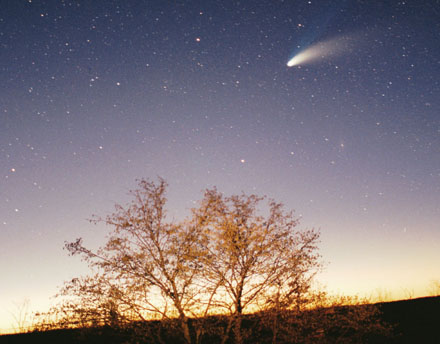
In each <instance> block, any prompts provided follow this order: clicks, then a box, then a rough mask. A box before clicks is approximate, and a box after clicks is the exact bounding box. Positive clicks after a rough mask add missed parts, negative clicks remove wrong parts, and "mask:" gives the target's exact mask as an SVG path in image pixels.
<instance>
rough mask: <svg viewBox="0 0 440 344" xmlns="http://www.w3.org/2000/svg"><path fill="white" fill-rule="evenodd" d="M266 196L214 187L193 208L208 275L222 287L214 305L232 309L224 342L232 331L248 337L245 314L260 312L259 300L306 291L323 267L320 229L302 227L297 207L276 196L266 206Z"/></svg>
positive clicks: (279, 298) (280, 299) (285, 297)
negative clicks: (289, 209) (227, 194)
mask: <svg viewBox="0 0 440 344" xmlns="http://www.w3.org/2000/svg"><path fill="white" fill-rule="evenodd" d="M263 200H264V197H258V196H256V195H250V196H247V195H244V194H243V195H240V196H236V195H234V196H231V197H225V196H223V195H222V194H221V193H219V192H218V191H217V190H216V189H211V190H207V191H206V192H205V196H204V198H203V200H202V202H201V204H200V207H199V208H197V209H194V210H193V215H194V220H193V221H194V223H195V224H194V227H195V228H199V230H198V232H201V233H202V234H203V250H204V251H205V252H206V253H205V254H204V255H203V256H202V258H203V259H202V260H203V263H202V265H203V267H204V269H205V275H204V278H205V280H206V283H207V284H209V283H210V284H211V285H213V286H215V287H216V288H218V290H217V293H216V294H215V295H214V298H215V301H214V304H215V305H216V306H217V307H221V308H223V309H224V310H226V311H227V312H228V313H229V314H230V318H229V322H228V326H227V327H226V329H225V332H224V335H223V338H222V342H223V343H225V342H226V341H227V340H228V338H229V336H230V332H231V331H232V333H233V336H234V341H235V342H236V343H242V342H243V333H242V315H243V313H244V312H245V311H248V312H252V311H256V310H257V304H258V301H259V299H261V298H264V299H265V302H273V303H280V302H285V300H290V299H292V298H294V297H297V296H298V295H301V294H303V293H304V292H305V291H306V290H307V289H308V287H309V285H310V284H309V283H310V280H311V278H312V277H313V275H314V273H315V272H316V271H317V269H318V268H319V266H320V263H319V255H318V254H317V253H316V250H317V246H316V244H317V240H318V238H319V233H318V232H316V231H314V230H303V231H299V230H297V229H296V227H297V225H298V220H296V219H295V218H294V217H293V213H292V212H286V211H285V210H284V208H283V205H282V204H280V203H276V202H275V201H273V200H269V202H268V204H266V205H265V206H266V208H265V209H263V207H264V204H262V201H263ZM264 210H266V212H267V214H266V215H265V216H264V215H261V213H262V212H263V211H264ZM267 297H269V298H267Z"/></svg>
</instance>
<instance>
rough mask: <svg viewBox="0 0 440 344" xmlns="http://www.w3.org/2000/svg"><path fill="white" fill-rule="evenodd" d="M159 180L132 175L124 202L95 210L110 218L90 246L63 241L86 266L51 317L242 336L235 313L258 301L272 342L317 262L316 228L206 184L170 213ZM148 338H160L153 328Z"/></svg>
mask: <svg viewBox="0 0 440 344" xmlns="http://www.w3.org/2000/svg"><path fill="white" fill-rule="evenodd" d="M166 188H167V184H166V182H165V181H164V180H162V179H159V181H158V182H156V183H155V182H150V181H147V180H140V181H139V182H138V187H137V188H136V189H135V190H132V191H131V192H130V195H131V197H132V200H131V202H130V203H128V204H127V205H126V206H122V205H116V209H115V211H114V212H113V213H111V214H110V215H108V216H106V217H94V218H93V220H92V222H94V223H104V224H106V225H108V226H109V227H110V228H111V231H110V233H109V236H108V238H107V242H106V243H105V245H104V246H102V247H100V248H99V249H98V250H96V251H94V250H90V249H88V248H86V247H85V246H84V245H83V242H82V239H77V240H76V241H74V242H71V243H66V245H65V247H66V249H67V250H68V251H69V252H70V254H71V255H80V256H81V257H82V258H83V259H84V260H85V261H86V262H87V263H88V265H89V267H90V268H91V270H92V274H91V275H89V276H86V277H81V278H74V279H72V280H71V281H68V282H66V283H65V285H64V287H63V288H62V289H61V291H60V293H59V296H61V297H62V302H61V303H60V304H59V305H58V306H56V307H55V308H54V309H53V312H52V315H55V316H56V321H57V323H58V324H60V325H61V326H62V327H84V326H85V327H87V326H96V325H110V326H112V327H117V326H127V324H134V323H138V321H141V322H145V321H146V320H150V319H158V320H161V322H160V323H161V324H164V323H168V324H175V323H177V324H178V329H179V330H180V333H181V338H183V341H184V342H185V343H187V344H189V343H201V342H202V339H203V336H204V335H205V334H207V335H209V336H211V337H212V336H213V335H214V336H217V337H218V336H219V337H220V339H221V342H222V343H226V342H230V341H234V342H235V343H238V344H241V343H243V342H244V340H245V338H246V335H247V333H246V330H245V329H244V326H242V321H243V319H244V314H245V313H252V312H257V311H258V310H260V309H264V310H271V311H272V313H271V314H273V315H275V316H273V317H271V318H270V319H272V327H271V328H272V330H273V342H277V333H278V332H279V331H281V330H279V329H281V328H282V327H280V326H279V325H278V322H282V321H283V317H284V316H285V314H286V313H283V312H285V311H291V310H293V309H295V310H296V312H300V311H302V310H303V309H304V307H305V306H304V305H305V304H306V303H307V302H310V300H309V299H308V298H307V297H306V296H307V294H308V291H309V289H310V284H311V280H312V278H313V277H314V276H315V274H316V272H317V271H318V270H319V268H320V266H321V265H320V256H319V254H318V253H317V243H318V239H319V233H318V232H316V231H314V230H299V229H298V220H297V219H296V218H295V217H294V216H293V213H292V212H289V211H286V210H285V209H284V207H283V205H282V204H280V203H277V202H275V201H273V200H270V199H269V200H266V198H265V197H258V196H256V195H245V194H242V195H233V196H230V197H226V196H224V195H222V194H221V193H219V192H218V191H217V190H216V189H208V190H206V192H205V194H204V197H203V199H202V201H201V202H200V204H199V205H198V206H197V207H196V208H194V209H193V210H192V213H191V217H190V218H189V219H187V220H184V221H181V222H178V223H176V222H170V221H169V220H168V219H167V215H166V210H165V205H166V197H165V192H166ZM261 307H263V308H261ZM262 314H263V315H264V313H262ZM211 315H214V317H209V316H211ZM44 316H46V315H44ZM45 319H47V318H45ZM254 323H255V324H258V323H259V321H257V322H255V321H254ZM46 324H47V322H44V326H46ZM151 328H152V327H151ZM277 331H278V332H277ZM281 332H283V331H281ZM281 332H280V336H281ZM168 333H169V332H168ZM155 338H156V339H157V340H158V341H159V342H165V340H163V339H161V332H160V329H159V332H158V333H157V334H156V335H155Z"/></svg>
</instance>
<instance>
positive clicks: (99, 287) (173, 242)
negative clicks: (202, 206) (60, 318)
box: [62, 179, 203, 343]
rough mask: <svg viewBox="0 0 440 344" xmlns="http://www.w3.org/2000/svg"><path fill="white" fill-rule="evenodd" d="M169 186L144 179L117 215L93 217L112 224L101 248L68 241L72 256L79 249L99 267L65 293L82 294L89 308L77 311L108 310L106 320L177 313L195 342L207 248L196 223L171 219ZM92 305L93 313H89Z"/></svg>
mask: <svg viewBox="0 0 440 344" xmlns="http://www.w3.org/2000/svg"><path fill="white" fill-rule="evenodd" d="M166 186H167V184H166V182H165V181H164V180H162V179H160V180H159V182H158V183H154V182H149V181H146V180H140V181H139V184H138V188H137V189H136V190H133V191H131V192H130V194H131V196H132V197H133V200H132V201H131V203H130V204H129V205H128V206H126V207H123V206H121V205H116V211H115V212H114V213H113V214H111V215H108V216H107V217H105V218H100V217H96V218H94V220H93V222H104V223H105V224H107V225H109V226H111V227H112V228H113V231H112V232H111V234H110V236H109V238H108V241H107V243H106V245H105V246H103V247H101V248H100V249H98V250H97V252H93V251H91V250H89V249H87V248H85V247H84V246H83V244H82V240H81V239H78V240H76V241H75V242H72V243H67V244H66V248H67V249H68V251H69V252H70V253H71V254H72V255H77V254H80V255H81V256H82V257H83V258H84V259H85V260H86V261H87V262H88V263H89V265H90V267H91V268H92V269H94V270H96V271H98V272H97V274H96V275H95V276H93V277H89V278H85V279H74V280H72V281H70V282H68V283H67V284H66V285H65V287H64V289H63V290H62V294H63V295H72V294H73V295H76V296H78V297H79V298H80V299H81V302H82V303H80V304H82V306H84V307H82V308H79V309H78V308H77V309H74V308H72V307H78V305H77V304H76V305H72V307H71V310H76V311H77V312H76V313H79V314H83V315H84V314H86V313H87V314H89V315H91V318H95V319H97V318H96V315H97V314H102V313H103V310H105V312H104V314H106V316H105V319H103V321H104V322H105V323H106V322H108V321H109V322H110V323H111V324H115V323H116V322H117V321H119V320H124V319H126V320H133V319H138V320H145V319H148V318H150V319H151V317H152V316H156V318H157V315H159V317H160V318H161V319H165V318H173V317H176V318H177V319H178V322H179V324H180V329H181V331H182V335H183V338H184V340H185V342H186V343H191V334H190V328H189V324H188V315H189V314H192V315H193V314H195V313H196V308H197V307H198V305H196V303H195V298H196V296H197V295H198V294H200V293H201V290H200V288H201V286H200V285H198V284H197V283H195V282H196V280H197V279H198V278H199V276H200V274H201V270H200V267H199V266H198V264H197V261H198V260H199V259H200V257H201V255H203V252H202V251H201V250H200V245H199V233H198V232H197V230H196V228H194V227H193V226H189V225H186V223H185V222H183V223H180V224H174V223H170V222H167V220H166V211H165V207H164V206H165V203H166V198H165V191H166ZM92 305H94V306H95V307H94V310H95V311H94V312H90V310H91V309H93V307H91V306H92ZM98 306H99V307H98ZM85 319H88V318H87V317H86V318H85Z"/></svg>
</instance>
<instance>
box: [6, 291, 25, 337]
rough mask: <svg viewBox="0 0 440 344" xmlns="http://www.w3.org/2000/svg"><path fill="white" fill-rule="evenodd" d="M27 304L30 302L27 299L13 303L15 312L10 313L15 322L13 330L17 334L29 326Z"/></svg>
mask: <svg viewBox="0 0 440 344" xmlns="http://www.w3.org/2000/svg"><path fill="white" fill-rule="evenodd" d="M29 304H30V300H29V299H28V298H25V299H23V300H22V301H20V302H14V306H15V310H14V312H10V313H11V315H12V317H13V318H14V321H15V330H16V332H18V333H23V332H25V331H26V330H27V326H28V325H29V324H28V322H29V320H30V319H29V317H30V312H29Z"/></svg>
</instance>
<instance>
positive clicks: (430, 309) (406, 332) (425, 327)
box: [0, 296, 440, 344]
mask: <svg viewBox="0 0 440 344" xmlns="http://www.w3.org/2000/svg"><path fill="white" fill-rule="evenodd" d="M377 305H378V306H379V307H380V309H381V311H382V319H383V320H384V321H386V322H388V323H390V324H393V325H394V326H395V332H396V334H397V336H396V338H394V339H392V340H389V339H387V340H383V339H382V340H378V341H376V343H396V344H397V343H399V344H400V343H425V344H429V343H433V344H434V343H440V331H439V329H438V328H439V326H438V325H439V322H440V296H435V297H423V298H417V299H410V300H401V301H392V302H381V303H378V304H377ZM129 338H130V335H129V334H128V333H126V332H125V333H124V332H116V331H114V330H112V329H110V328H100V329H93V330H87V331H84V330H54V331H48V332H33V333H24V334H15V335H2V336H0V344H6V343H7V344H22V343H26V344H27V343H36V342H44V343H64V344H70V343H72V344H73V343H123V342H126V341H127V340H129ZM257 340H258V339H257V338H255V339H254V341H253V342H254V343H258V342H257ZM317 342H320V341H319V340H318V341H317Z"/></svg>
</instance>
